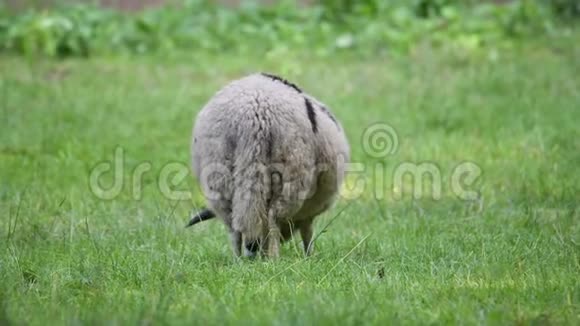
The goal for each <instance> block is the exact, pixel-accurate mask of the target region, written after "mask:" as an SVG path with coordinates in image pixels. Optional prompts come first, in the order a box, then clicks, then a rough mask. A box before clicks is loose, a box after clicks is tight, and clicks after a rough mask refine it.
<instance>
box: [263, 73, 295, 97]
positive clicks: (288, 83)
mask: <svg viewBox="0 0 580 326" xmlns="http://www.w3.org/2000/svg"><path fill="white" fill-rule="evenodd" d="M262 76H264V77H268V78H270V79H272V80H275V81H278V82H281V83H282V84H284V85H286V86H288V87H291V88H293V89H294V90H295V91H297V92H298V93H302V90H301V89H300V87H298V86H296V85H295V84H293V83H291V82H289V81H287V80H286V79H284V78H282V77H279V76H276V75H272V74H268V73H265V72H263V73H262Z"/></svg>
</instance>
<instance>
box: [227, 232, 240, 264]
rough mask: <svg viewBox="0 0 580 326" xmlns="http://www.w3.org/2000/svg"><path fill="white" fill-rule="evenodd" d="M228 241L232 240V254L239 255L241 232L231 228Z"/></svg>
mask: <svg viewBox="0 0 580 326" xmlns="http://www.w3.org/2000/svg"><path fill="white" fill-rule="evenodd" d="M230 241H231V242H232V250H233V251H234V256H236V257H240V256H241V254H242V233H241V232H238V231H233V230H232V231H230Z"/></svg>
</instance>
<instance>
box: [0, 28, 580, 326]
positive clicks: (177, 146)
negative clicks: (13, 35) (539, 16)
mask: <svg viewBox="0 0 580 326" xmlns="http://www.w3.org/2000/svg"><path fill="white" fill-rule="evenodd" d="M573 39H575V40H578V35H575V36H573ZM578 44H580V43H579V42H576V41H574V42H573V40H568V41H566V42H557V43H553V42H548V41H542V42H536V43H530V44H527V45H526V46H523V47H522V49H514V50H512V51H506V52H501V53H499V55H496V54H492V55H490V54H489V53H487V52H485V53H484V52H481V53H479V52H478V53H472V54H465V53H458V52H453V51H444V50H438V51H432V50H430V49H429V48H428V47H424V48H421V49H419V50H418V51H416V52H414V53H412V54H411V55H410V56H409V57H405V58H396V57H376V58H365V59H364V60H363V59H360V58H353V57H347V56H338V57H337V58H335V59H332V60H330V61H328V60H326V61H322V60H319V59H315V58H312V57H309V56H301V55H292V56H275V55H274V56H272V57H268V58H266V59H262V58H260V57H256V58H239V57H235V56H233V55H232V56H229V55H227V54H224V55H223V56H220V57H213V58H212V57H204V56H202V55H190V56H188V57H181V58H179V57H178V58H169V59H167V58H153V57H146V58H139V59H136V58H133V59H123V58H96V59H90V60H72V59H71V60H67V61H45V60H29V59H23V58H17V57H7V56H4V57H1V58H0V71H1V73H0V83H1V84H0V85H1V93H0V94H1V95H0V98H1V99H0V112H1V116H2V119H1V120H0V121H1V122H0V178H1V183H0V216H2V219H1V221H0V243H2V245H1V246H0V324H8V323H14V324H30V325H43V324H78V323H83V324H110V323H112V324H136V323H139V324H149V323H155V324H192V323H194V324H234V323H235V324H238V323H241V324H256V323H258V324H315V323H322V324H334V323H341V324H347V325H349V324H353V325H354V324H360V323H370V324H385V323H394V324H431V323H436V324H547V323H548V324H570V325H574V324H578V322H579V321H580V284H579V283H580V282H579V278H578V275H580V211H579V207H578V200H579V199H580V198H579V197H578V196H579V194H580V171H579V170H578V167H579V166H580V128H578V121H580V110H579V108H580V91H579V90H580V61H579V60H578V58H580V47H579V46H578ZM255 70H260V71H262V70H263V71H271V72H274V73H280V74H282V75H284V76H285V77H287V78H288V79H290V80H292V81H294V82H296V83H297V84H298V85H300V86H302V88H304V89H306V90H308V91H309V92H310V93H312V94H314V95H315V96H317V97H318V98H320V99H322V100H323V101H325V102H326V103H327V104H328V105H329V106H330V107H331V108H332V109H333V111H334V112H335V114H336V115H337V116H338V118H339V119H340V120H341V121H342V122H343V125H344V128H345V129H346V131H347V133H348V137H349V139H350V142H351V146H352V154H353V161H355V162H358V163H363V164H364V166H365V167H366V170H365V172H364V173H360V174H357V175H354V176H351V177H349V183H348V184H349V185H352V184H353V183H354V181H356V180H357V179H356V178H359V179H358V180H359V181H360V180H364V181H365V182H366V183H367V187H366V188H365V189H364V191H363V192H362V194H361V195H360V196H359V197H358V198H357V199H355V200H350V201H349V200H347V199H342V200H341V201H339V202H338V203H337V206H336V207H335V208H333V210H331V211H329V212H328V213H326V214H324V215H323V216H321V218H320V219H319V220H318V222H317V228H316V230H317V232H320V230H321V229H322V228H323V227H324V226H325V225H327V224H328V228H327V230H326V231H327V232H324V233H322V234H320V236H319V237H318V239H317V245H316V252H315V255H314V256H313V257H311V258H309V259H304V258H303V257H302V255H301V251H300V247H299V242H298V241H293V242H292V243H289V244H287V245H285V246H284V248H283V251H282V258H281V260H280V261H277V262H266V261H259V260H258V261H253V262H250V261H241V262H239V261H238V262H236V261H234V260H233V259H232V257H231V253H230V247H229V242H228V240H227V235H226V232H225V230H224V228H223V226H222V225H221V223H219V222H218V221H209V222H204V223H202V224H200V225H197V226H195V227H194V228H192V229H184V227H183V226H184V224H185V222H186V220H187V214H188V212H189V210H190V209H192V208H193V207H199V206H201V205H203V204H204V201H203V198H202V196H201V195H200V193H199V188H198V186H197V183H196V181H195V180H193V178H191V177H190V176H187V177H186V178H185V180H183V181H182V182H180V183H178V184H177V185H175V188H176V189H182V190H183V189H189V190H191V193H192V194H193V195H192V198H191V199H190V200H182V201H174V200H171V199H168V198H167V197H166V196H164V195H163V193H162V191H161V190H160V188H159V186H158V178H159V174H160V173H161V171H163V168H164V166H166V165H167V164H168V163H172V162H173V163H175V162H177V163H178V164H179V166H182V167H185V168H187V166H188V164H189V144H190V133H191V127H192V122H193V118H194V117H195V114H196V112H198V110H199V109H200V108H201V107H202V105H203V104H204V102H205V101H207V99H208V98H209V97H210V96H211V95H212V94H213V93H214V92H215V91H216V90H217V89H218V88H219V87H221V86H222V85H224V84H225V83H226V82H227V81H228V80H230V79H233V78H236V77H239V76H241V75H243V74H245V73H248V72H251V71H255ZM376 122H385V123H388V124H389V125H390V126H391V127H392V128H393V129H394V130H395V131H396V133H397V137H398V146H397V148H396V151H394V152H393V153H392V154H391V155H387V156H385V157H381V158H374V157H372V156H370V155H368V153H365V151H364V150H363V149H364V147H363V146H362V143H361V142H362V138H361V137H362V135H363V133H364V130H365V128H366V127H368V126H370V125H372V124H373V123H376ZM118 146H120V147H122V148H123V149H124V161H123V171H122V174H121V176H122V177H123V180H124V183H123V188H122V190H121V191H120V193H119V194H118V195H117V196H115V197H114V198H113V199H111V200H103V199H100V198H98V197H97V196H96V195H95V194H94V193H92V192H91V191H90V189H91V188H90V186H89V175H90V171H91V170H92V169H93V168H94V167H95V166H96V165H97V163H99V162H103V161H110V160H112V159H113V157H114V153H115V149H116V148H117V147H118ZM464 161H470V162H473V163H474V164H476V166H477V167H478V168H479V169H480V170H481V171H482V174H481V176H480V177H479V178H478V179H477V180H476V182H475V183H473V184H471V185H469V189H470V190H475V191H478V192H479V196H478V198H477V200H475V201H463V200H460V199H459V198H457V196H456V195H454V193H453V191H452V188H451V187H452V183H451V181H450V178H451V175H452V174H453V171H455V170H454V169H455V168H456V167H457V166H458V165H459V164H460V163H461V162H464ZM144 162H148V163H149V164H150V167H151V170H150V171H148V172H146V173H145V174H144V176H143V182H142V183H141V184H142V185H143V186H142V188H141V189H140V190H141V193H140V194H139V192H135V188H134V187H133V186H132V184H133V183H132V182H133V181H132V173H133V171H134V170H135V168H136V167H137V166H140V165H141V166H143V165H142V164H143V163H144ZM404 162H407V163H414V164H418V163H421V162H429V163H431V164H433V165H434V166H435V167H437V169H438V171H440V173H441V179H440V182H441V185H442V194H441V198H439V199H438V200H433V199H429V198H428V197H429V192H426V193H425V197H424V198H418V199H415V200H413V199H412V198H411V197H410V196H409V194H408V193H409V192H410V190H409V188H408V187H406V186H408V185H409V184H410V183H409V182H408V181H409V180H408V179H406V180H407V181H406V183H405V184H404V185H403V186H401V185H397V184H395V178H394V177H393V175H394V173H395V172H396V171H397V167H398V166H399V164H400V163H404ZM376 164H381V165H379V167H380V169H379V170H380V171H383V172H384V176H385V180H384V183H379V182H376V181H373V180H376V177H375V175H374V173H375V172H376V171H377V168H375V165H376ZM111 175H112V173H110V174H108V175H106V176H105V178H104V179H107V180H108V181H107V180H105V181H104V182H105V185H106V184H107V182H111V181H112V177H111ZM399 186H400V187H399ZM377 189H378V191H379V193H381V192H382V193H383V194H384V195H383V196H382V197H383V198H375V197H376V193H375V190H377ZM345 194H349V193H348V192H346V193H345ZM350 194H352V192H351V193H350ZM400 194H406V195H404V196H403V197H402V198H399V195H400ZM136 195H139V196H136ZM343 207H346V209H345V210H344V212H343V213H342V214H341V215H339V216H338V217H336V218H334V216H335V215H336V214H337V213H338V212H339V210H340V209H342V208H343Z"/></svg>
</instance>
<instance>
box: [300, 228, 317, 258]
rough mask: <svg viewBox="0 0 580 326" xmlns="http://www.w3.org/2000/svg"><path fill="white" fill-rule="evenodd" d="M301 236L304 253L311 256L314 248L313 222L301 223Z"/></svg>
mask: <svg viewBox="0 0 580 326" xmlns="http://www.w3.org/2000/svg"><path fill="white" fill-rule="evenodd" d="M300 237H301V238H302V245H303V246H304V254H305V255H306V256H310V255H311V254H312V250H313V249H314V243H313V242H312V222H308V223H304V224H302V225H300Z"/></svg>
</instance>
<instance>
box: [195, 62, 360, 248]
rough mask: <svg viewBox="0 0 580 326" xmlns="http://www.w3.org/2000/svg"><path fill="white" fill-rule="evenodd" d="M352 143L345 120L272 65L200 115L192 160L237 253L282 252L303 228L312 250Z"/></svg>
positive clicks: (210, 212) (227, 90)
mask: <svg viewBox="0 0 580 326" xmlns="http://www.w3.org/2000/svg"><path fill="white" fill-rule="evenodd" d="M349 158H350V148H349V144H348V141H347V138H346V136H345V134H344V132H343V129H342V126H341V124H340V123H339V121H338V120H337V119H336V118H335V117H334V116H333V115H332V113H331V112H330V111H329V110H328V109H327V108H326V106H325V105H324V104H323V103H322V102H320V101H318V100H317V99H315V98H314V97H313V96H311V95H309V94H307V93H305V92H304V91H302V90H301V89H300V88H298V86H296V85H294V84H292V83H290V82H288V81H287V80H285V79H282V78H280V77H278V76H274V75H271V74H266V73H255V74H251V75H248V76H246V77H243V78H241V79H238V80H234V81H232V82H230V83H229V84H228V85H226V86H225V87H224V88H222V89H221V90H219V91H218V92H217V93H216V94H215V95H214V97H213V98H211V99H210V100H209V102H208V103H207V104H206V105H205V106H204V107H203V108H202V110H201V111H200V112H199V114H198V115H197V118H196V121H195V123H194V127H193V141H192V167H193V171H194V175H195V177H196V178H197V180H198V181H199V182H200V184H201V186H202V190H203V193H204V196H205V197H206V200H207V202H208V206H209V209H206V210H204V211H203V212H201V213H200V214H198V215H197V216H195V217H194V218H193V219H192V220H191V221H190V223H189V225H193V224H195V223H197V222H199V221H202V220H206V219H209V218H213V217H214V216H216V215H217V216H218V217H220V218H221V219H222V220H223V222H224V223H225V225H226V226H227V228H228V231H229V234H230V240H231V244H232V247H233V252H234V255H235V256H240V255H241V249H242V242H243V245H244V248H245V255H246V256H254V255H255V254H256V251H257V250H258V249H259V250H260V252H262V253H263V254H265V255H267V256H270V257H278V256H279V247H280V243H281V242H284V241H287V240H289V239H290V238H291V237H292V235H293V233H294V231H295V230H299V232H300V235H301V238H302V243H303V246H304V252H305V254H306V255H309V254H310V253H311V252H312V245H311V240H312V222H313V220H314V218H315V217H316V216H317V215H319V214H321V213H322V212H324V211H325V210H327V209H328V208H329V207H330V206H331V205H332V204H333V203H334V201H335V200H336V197H337V194H338V190H339V187H340V186H341V184H342V182H343V179H344V173H345V164H346V163H347V162H348V161H349Z"/></svg>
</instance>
